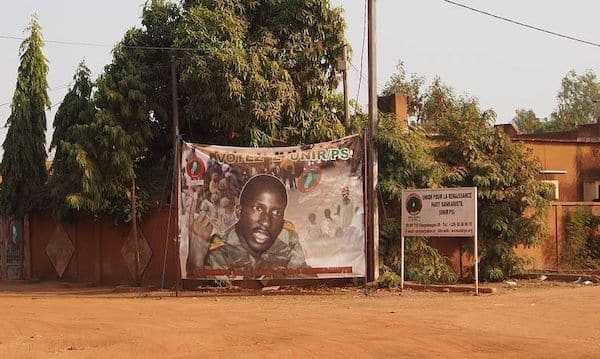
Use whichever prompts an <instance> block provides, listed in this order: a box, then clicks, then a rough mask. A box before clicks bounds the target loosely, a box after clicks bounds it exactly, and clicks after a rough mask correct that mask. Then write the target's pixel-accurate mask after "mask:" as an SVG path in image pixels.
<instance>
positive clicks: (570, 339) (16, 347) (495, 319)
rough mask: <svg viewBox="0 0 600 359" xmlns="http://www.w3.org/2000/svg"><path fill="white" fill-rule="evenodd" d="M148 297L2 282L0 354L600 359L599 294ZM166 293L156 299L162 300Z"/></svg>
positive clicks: (563, 290) (579, 290)
mask: <svg viewBox="0 0 600 359" xmlns="http://www.w3.org/2000/svg"><path fill="white" fill-rule="evenodd" d="M155 295H157V294H156V293H153V294H150V296H149V297H143V298H136V297H135V294H117V293H113V292H111V291H110V290H108V289H95V288H94V289H85V290H84V289H56V288H52V287H47V286H44V285H27V286H24V285H21V286H14V285H13V286H8V285H6V284H3V285H0V308H2V316H1V318H2V319H1V323H2V324H1V325H0V358H32V357H33V358H47V357H58V358H99V357H106V358H134V357H135V358H178V357H183V358H200V357H252V358H253V357H286V358H287V357H293V358H297V357H303V358H305V357H319V358H322V357H328V358H330V357H334V358H336V357H343V358H349V357H350V358H368V357H374V358H381V357H404V358H406V357H428V358H429V357H513V358H514V357H520V358H523V357H545V358H566V357H570V358H585V357H590V358H592V357H596V358H597V357H598V356H599V355H600V354H599V353H600V300H599V298H600V287H598V286H595V287H575V286H574V285H558V286H552V285H551V284H548V285H546V286H544V287H541V288H540V287H536V288H531V287H523V288H518V289H516V290H510V291H509V290H500V292H499V293H498V294H494V295H485V296H480V297H474V296H472V295H468V294H454V293H453V294H448V293H421V292H412V291H407V292H404V293H403V295H402V296H399V295H398V294H396V293H389V292H379V293H375V294H373V295H371V296H369V297H365V296H364V295H362V293H361V292H360V290H355V289H348V290H336V291H334V292H333V293H331V292H330V291H325V292H319V293H313V294H310V295H272V296H248V295H236V296H204V297H185V298H173V297H165V296H162V297H156V296H155ZM163 295H164V294H163Z"/></svg>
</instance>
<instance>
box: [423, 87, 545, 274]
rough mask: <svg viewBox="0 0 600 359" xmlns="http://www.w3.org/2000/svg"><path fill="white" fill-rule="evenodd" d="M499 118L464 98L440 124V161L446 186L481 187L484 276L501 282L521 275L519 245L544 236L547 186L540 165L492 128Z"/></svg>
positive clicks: (534, 242)
mask: <svg viewBox="0 0 600 359" xmlns="http://www.w3.org/2000/svg"><path fill="white" fill-rule="evenodd" d="M494 117H495V114H494V113H493V112H491V111H481V110H480V109H479V106H478V104H477V102H476V101H475V100H472V99H460V100H459V101H457V103H456V104H455V109H454V110H453V111H452V113H451V114H450V115H449V116H448V117H446V118H444V119H443V120H441V121H439V122H438V123H437V133H439V136H438V137H437V140H438V141H439V143H440V145H439V146H438V147H436V149H435V153H436V158H437V160H438V161H439V162H441V163H443V164H444V165H445V166H446V174H445V178H444V180H443V185H444V186H445V187H471V186H474V187H477V188H478V205H479V208H478V213H479V215H478V217H479V243H480V248H481V254H482V259H481V267H480V268H481V273H482V275H483V278H485V279H490V280H494V279H500V278H505V277H507V276H511V275H513V274H516V273H518V272H519V271H521V270H522V267H523V264H524V262H523V261H522V260H520V259H518V258H516V256H515V253H514V250H513V248H514V247H515V246H517V245H524V246H534V245H536V244H538V243H539V241H540V240H541V239H542V238H543V236H544V233H545V224H544V219H545V212H546V209H547V207H548V204H549V202H548V200H546V199H545V198H546V197H545V195H546V192H547V190H548V189H547V186H546V185H544V184H543V183H542V182H540V181H538V180H537V179H536V176H537V175H538V174H539V171H540V170H541V165H540V163H539V162H538V161H537V160H536V159H535V158H534V157H533V156H531V155H529V154H528V153H526V152H525V150H524V148H523V146H522V144H520V143H514V142H511V141H510V140H509V139H508V137H507V136H506V135H505V134H504V133H502V132H501V131H499V130H497V129H495V128H494V127H493V126H492V121H493V119H494Z"/></svg>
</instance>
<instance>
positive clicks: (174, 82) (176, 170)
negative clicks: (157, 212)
mask: <svg viewBox="0 0 600 359" xmlns="http://www.w3.org/2000/svg"><path fill="white" fill-rule="evenodd" d="M171 90H172V101H173V150H174V151H175V155H174V156H173V158H174V159H175V163H174V164H173V172H174V173H173V176H175V178H174V179H173V181H174V182H175V197H173V193H171V205H173V200H175V205H176V206H177V208H178V210H177V212H176V213H177V217H179V192H180V188H179V176H180V175H181V169H180V168H179V167H180V166H181V158H180V154H179V137H180V136H179V102H178V101H179V100H178V98H179V95H178V94H177V69H176V67H175V55H171ZM170 213H171V211H169V216H170ZM169 220H171V218H170V217H169ZM175 223H179V221H178V220H177V221H175ZM176 228H177V231H176V233H177V241H176V242H175V243H176V245H177V258H178V260H177V272H178V278H177V283H176V284H175V296H177V297H178V296H179V286H180V285H181V279H182V278H181V277H182V276H181V258H179V226H178V225H177V226H176ZM165 258H166V252H165Z"/></svg>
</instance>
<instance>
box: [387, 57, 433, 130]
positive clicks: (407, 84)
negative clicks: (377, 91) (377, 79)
mask: <svg viewBox="0 0 600 359" xmlns="http://www.w3.org/2000/svg"><path fill="white" fill-rule="evenodd" d="M423 84H425V77H423V76H419V75H417V74H414V73H411V74H410V76H407V74H406V69H405V65H404V62H403V61H399V62H398V64H397V65H396V73H395V74H392V76H391V77H390V79H389V80H388V81H387V82H386V83H385V88H384V89H383V92H382V95H383V96H388V95H391V94H393V93H401V94H404V95H407V96H408V115H409V116H415V117H416V118H417V120H418V121H420V120H421V111H422V110H423V97H424V95H423V93H422V92H423Z"/></svg>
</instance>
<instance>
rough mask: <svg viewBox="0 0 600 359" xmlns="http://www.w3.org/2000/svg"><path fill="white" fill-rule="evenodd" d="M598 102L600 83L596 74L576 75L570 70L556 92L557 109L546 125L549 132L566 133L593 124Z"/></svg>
mask: <svg viewBox="0 0 600 359" xmlns="http://www.w3.org/2000/svg"><path fill="white" fill-rule="evenodd" d="M598 101H600V83H598V81H597V78H596V74H595V73H594V72H592V71H589V70H588V71H586V72H584V73H583V74H581V75H578V74H577V73H576V72H575V71H573V70H571V71H569V72H568V73H567V75H566V76H565V77H564V78H563V79H562V82H561V88H560V91H559V92H558V109H557V110H556V111H555V112H553V113H552V115H551V120H550V121H549V123H548V130H550V131H568V130H573V129H575V128H576V127H577V126H578V125H582V124H587V123H592V122H595V119H596V116H597V115H598V112H597V111H598Z"/></svg>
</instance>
